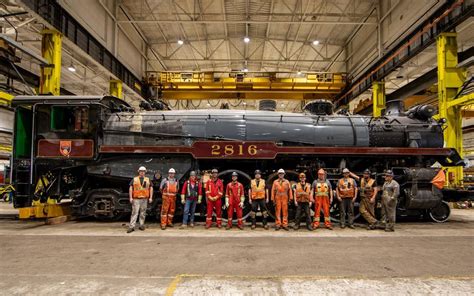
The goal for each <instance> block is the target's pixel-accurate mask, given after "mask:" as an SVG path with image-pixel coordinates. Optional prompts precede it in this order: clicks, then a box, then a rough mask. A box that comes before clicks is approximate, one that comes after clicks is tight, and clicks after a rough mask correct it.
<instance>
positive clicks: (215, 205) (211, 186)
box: [205, 169, 224, 229]
mask: <svg viewBox="0 0 474 296" xmlns="http://www.w3.org/2000/svg"><path fill="white" fill-rule="evenodd" d="M211 173H212V175H211V179H209V180H208V181H207V182H206V185H205V187H206V202H207V215H206V229H209V228H210V227H211V225H212V212H213V210H214V209H215V210H216V216H217V219H216V220H217V228H221V227H222V195H223V193H224V183H223V182H222V180H221V179H219V178H217V174H218V173H219V171H218V170H217V169H213V170H212V171H211Z"/></svg>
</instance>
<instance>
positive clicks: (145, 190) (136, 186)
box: [132, 177, 150, 198]
mask: <svg viewBox="0 0 474 296" xmlns="http://www.w3.org/2000/svg"><path fill="white" fill-rule="evenodd" d="M143 185H145V187H143ZM132 196H133V198H149V197H150V179H149V178H147V177H144V178H143V184H141V183H140V177H135V178H133V192H132Z"/></svg>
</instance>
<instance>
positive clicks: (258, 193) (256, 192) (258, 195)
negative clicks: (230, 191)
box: [250, 179, 265, 199]
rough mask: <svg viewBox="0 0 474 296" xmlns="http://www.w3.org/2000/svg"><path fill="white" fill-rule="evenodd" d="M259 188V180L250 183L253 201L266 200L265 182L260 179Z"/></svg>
mask: <svg viewBox="0 0 474 296" xmlns="http://www.w3.org/2000/svg"><path fill="white" fill-rule="evenodd" d="M258 182H259V183H258V186H257V180H256V179H253V180H252V181H250V189H251V190H252V196H251V197H252V199H262V198H265V180H263V179H260V180H259V181H258Z"/></svg>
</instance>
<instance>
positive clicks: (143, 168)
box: [138, 166, 146, 172]
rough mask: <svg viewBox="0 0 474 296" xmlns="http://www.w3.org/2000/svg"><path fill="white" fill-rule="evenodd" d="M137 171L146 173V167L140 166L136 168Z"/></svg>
mask: <svg viewBox="0 0 474 296" xmlns="http://www.w3.org/2000/svg"><path fill="white" fill-rule="evenodd" d="M138 171H145V172H146V167H144V166H141V167H139V168H138Z"/></svg>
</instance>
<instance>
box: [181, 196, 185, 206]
mask: <svg viewBox="0 0 474 296" xmlns="http://www.w3.org/2000/svg"><path fill="white" fill-rule="evenodd" d="M185 201H186V200H185V198H184V194H181V203H182V204H183V205H184V202H185Z"/></svg>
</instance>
